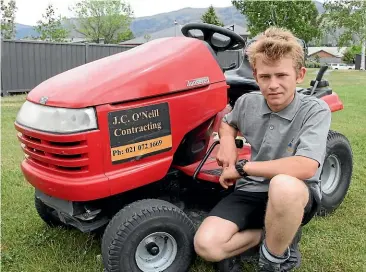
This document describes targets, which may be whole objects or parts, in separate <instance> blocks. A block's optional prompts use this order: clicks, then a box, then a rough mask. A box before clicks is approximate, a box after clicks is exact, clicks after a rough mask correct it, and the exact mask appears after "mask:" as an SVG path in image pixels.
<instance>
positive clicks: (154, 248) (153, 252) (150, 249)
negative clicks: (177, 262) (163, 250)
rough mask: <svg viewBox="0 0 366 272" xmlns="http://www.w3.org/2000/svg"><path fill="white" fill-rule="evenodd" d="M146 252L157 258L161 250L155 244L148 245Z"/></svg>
mask: <svg viewBox="0 0 366 272" xmlns="http://www.w3.org/2000/svg"><path fill="white" fill-rule="evenodd" d="M145 247H146V250H147V251H148V252H149V253H150V254H151V255H153V256H156V255H158V254H159V252H160V249H159V247H158V246H157V244H155V243H154V242H150V243H148V244H147V245H146V246H145Z"/></svg>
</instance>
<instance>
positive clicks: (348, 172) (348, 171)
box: [318, 130, 353, 216]
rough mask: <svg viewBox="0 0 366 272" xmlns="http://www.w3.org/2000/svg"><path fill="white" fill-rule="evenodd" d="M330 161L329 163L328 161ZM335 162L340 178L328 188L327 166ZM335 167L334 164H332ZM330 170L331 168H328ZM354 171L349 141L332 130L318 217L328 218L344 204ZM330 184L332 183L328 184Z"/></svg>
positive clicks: (329, 137)
mask: <svg viewBox="0 0 366 272" xmlns="http://www.w3.org/2000/svg"><path fill="white" fill-rule="evenodd" d="M327 160H328V161H327ZM333 161H335V162H336V164H337V161H338V163H339V169H340V174H339V176H340V178H339V180H338V182H337V183H334V186H330V187H329V186H328V187H327V186H326V181H322V180H323V179H324V176H326V175H325V168H326V164H327V163H328V164H331V163H332V162H333ZM332 167H334V164H332ZM335 167H336V166H335ZM328 168H329V167H328ZM352 171H353V154H352V149H351V145H350V143H349V141H348V139H347V138H346V137H345V136H344V135H342V134H341V133H339V132H336V131H332V130H330V131H329V133H328V139H327V151H326V155H325V160H324V167H323V171H322V175H321V178H320V179H321V189H322V200H321V207H320V210H319V211H318V215H320V216H326V215H328V214H330V213H332V212H333V211H335V210H336V209H337V208H338V207H339V205H340V204H341V203H342V202H343V200H344V198H345V196H346V195H347V191H348V188H349V186H350V184H351V178H352ZM328 184H330V183H328Z"/></svg>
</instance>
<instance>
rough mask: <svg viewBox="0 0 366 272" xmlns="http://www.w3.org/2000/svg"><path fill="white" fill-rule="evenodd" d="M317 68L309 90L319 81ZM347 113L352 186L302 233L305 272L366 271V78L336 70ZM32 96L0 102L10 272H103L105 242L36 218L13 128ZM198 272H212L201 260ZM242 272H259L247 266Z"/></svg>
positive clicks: (5, 254)
mask: <svg viewBox="0 0 366 272" xmlns="http://www.w3.org/2000/svg"><path fill="white" fill-rule="evenodd" d="M315 71H316V70H314V69H310V70H309V72H308V75H307V78H306V81H305V83H306V84H302V85H303V86H307V84H308V83H309V82H310V80H311V79H313V78H315ZM325 77H326V78H327V79H328V80H329V81H330V85H331V87H332V88H333V90H334V91H336V92H337V93H338V94H339V96H340V98H341V99H342V101H343V103H344V105H345V109H344V110H343V111H339V112H336V113H333V120H332V129H334V130H337V131H339V132H341V133H343V134H344V135H346V136H347V137H348V139H349V140H350V142H351V145H352V148H353V153H354V173H353V180H352V184H351V187H350V190H349V193H348V195H347V196H346V198H345V200H344V202H343V204H342V205H341V206H340V207H339V208H338V209H337V210H336V212H335V213H333V214H332V215H330V216H328V217H325V218H316V219H314V220H312V221H311V222H310V223H309V224H308V225H307V226H306V227H305V228H304V230H303V238H302V242H301V251H302V255H303V264H302V266H301V268H300V269H298V271H319V272H320V271H321V272H325V271H329V272H338V271H339V272H341V271H342V272H344V271H354V272H361V271H366V178H365V177H366V157H365V154H366V73H363V72H359V71H332V72H330V73H329V74H327V75H326V76H325ZM24 99H25V96H24V95H21V96H15V97H7V98H4V99H2V101H1V113H2V115H1V158H2V160H1V185H2V190H1V198H2V203H1V213H2V220H1V227H2V237H1V239H2V240H1V257H2V260H1V264H2V268H3V271H8V272H21V271H24V272H31V271H44V272H50V271H73V272H77V271H102V262H101V250H100V239H98V238H96V237H93V236H92V235H89V234H83V233H81V232H79V231H77V230H62V229H51V228H49V227H47V226H46V225H45V224H44V223H43V222H42V221H41V219H40V218H39V217H38V216H37V214H36V211H35V209H34V204H33V188H32V187H31V186H30V185H29V184H28V183H27V182H26V181H25V179H24V178H23V175H22V173H21V171H20V167H19V164H20V162H21V160H22V158H23V155H22V152H21V150H20V145H19V142H18V141H17V139H16V131H15V129H14V126H13V122H14V120H15V117H16V113H17V111H18V109H19V107H20V106H21V104H22V102H23V101H24ZM192 271H195V272H199V271H202V272H211V271H214V270H213V269H212V266H211V264H209V263H206V262H204V261H202V260H200V259H198V260H197V261H196V263H195V264H194V266H193V268H192ZM243 271H252V270H251V268H250V267H244V268H243Z"/></svg>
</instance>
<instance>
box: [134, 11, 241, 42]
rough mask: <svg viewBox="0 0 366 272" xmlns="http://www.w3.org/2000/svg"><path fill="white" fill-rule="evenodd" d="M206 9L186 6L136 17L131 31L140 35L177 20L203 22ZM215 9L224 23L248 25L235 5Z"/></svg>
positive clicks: (170, 24)
mask: <svg viewBox="0 0 366 272" xmlns="http://www.w3.org/2000/svg"><path fill="white" fill-rule="evenodd" d="M206 10H207V8H184V9H180V10H177V11H172V12H167V13H162V14H156V15H153V16H148V17H141V18H136V19H135V20H133V21H132V24H131V31H132V32H133V33H134V35H135V37H139V36H143V35H145V34H147V33H152V32H156V31H159V30H162V29H164V28H168V27H171V26H173V25H174V21H175V20H176V21H177V23H178V24H181V25H184V24H186V23H189V22H191V23H192V22H201V16H202V14H203V13H205V12H206ZM215 10H216V13H217V15H218V17H219V18H220V20H221V21H223V23H224V25H227V24H238V25H241V26H246V19H245V16H244V15H242V14H241V13H240V12H239V11H238V10H237V9H236V8H235V7H233V6H231V7H226V8H215Z"/></svg>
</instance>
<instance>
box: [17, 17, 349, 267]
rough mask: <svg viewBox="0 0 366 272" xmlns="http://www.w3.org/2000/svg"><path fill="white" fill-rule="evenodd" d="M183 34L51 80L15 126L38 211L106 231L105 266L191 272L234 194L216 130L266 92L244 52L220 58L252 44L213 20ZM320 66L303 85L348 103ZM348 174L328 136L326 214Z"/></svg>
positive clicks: (59, 221)
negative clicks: (205, 227) (255, 94)
mask: <svg viewBox="0 0 366 272" xmlns="http://www.w3.org/2000/svg"><path fill="white" fill-rule="evenodd" d="M191 30H195V31H197V30H200V31H201V32H202V33H203V40H200V39H196V38H194V37H192V36H193V35H192V34H191V33H192V31H191ZM182 32H183V33H184V35H185V36H187V37H174V38H164V39H158V40H154V41H151V42H148V43H146V44H144V45H141V46H138V47H136V48H133V49H131V50H128V51H126V52H123V53H120V54H116V55H112V56H110V57H106V58H103V59H100V60H97V61H94V62H91V63H88V64H85V65H82V66H79V67H77V68H74V69H71V70H69V71H66V72H64V73H61V74H59V75H57V76H55V77H53V78H50V79H48V80H46V81H45V82H43V83H41V84H40V85H38V86H37V87H35V88H34V89H33V90H32V91H31V92H30V93H29V95H28V97H27V101H26V102H25V103H24V105H23V106H22V108H21V109H20V111H19V113H18V116H17V119H16V122H15V127H16V129H17V130H18V132H19V133H18V138H19V140H20V142H21V146H22V149H23V150H24V153H25V159H24V161H23V162H22V164H21V169H22V171H23V173H24V176H25V178H26V179H27V181H28V182H30V183H31V184H32V185H33V186H34V187H35V207H36V210H37V212H38V214H39V216H40V217H41V218H42V219H43V220H44V221H45V222H46V223H47V224H48V225H50V226H56V225H62V226H73V227H75V228H77V229H79V230H81V231H82V232H90V231H94V230H98V229H99V230H100V229H102V230H103V229H104V228H105V227H106V228H105V231H104V235H103V239H102V256H103V263H104V267H105V270H106V271H110V272H112V271H115V272H117V271H123V272H127V271H128V272H131V271H132V272H135V271H143V272H155V271H170V272H178V271H182V272H183V271H188V270H189V267H190V265H191V263H192V261H193V259H194V256H195V253H194V248H193V236H194V233H195V230H196V227H197V226H198V224H200V222H201V220H202V219H203V218H204V216H205V215H206V213H207V212H208V211H209V210H210V209H211V208H212V207H213V206H214V205H215V204H216V203H217V202H218V201H219V200H220V199H221V198H222V197H224V196H225V195H227V194H228V193H229V192H230V190H232V189H229V190H224V189H223V188H222V187H221V186H220V185H219V183H218V180H219V175H220V172H221V169H220V167H218V165H217V162H216V159H215V155H216V152H217V145H218V144H219V140H218V137H217V134H216V133H215V132H217V130H218V127H219V125H220V122H221V119H222V117H223V115H224V114H225V113H227V112H228V111H230V109H231V108H232V107H233V105H234V104H235V101H236V99H237V98H238V97H240V96H241V95H243V94H245V93H248V92H252V91H259V89H258V86H257V84H256V82H255V80H254V79H253V76H252V71H251V68H250V66H249V64H248V61H247V59H246V58H244V59H243V62H242V63H241V65H240V67H239V68H237V69H233V66H230V67H228V68H225V67H221V66H220V65H219V62H218V60H217V56H216V55H217V53H218V52H220V51H225V50H233V49H242V48H244V47H245V45H246V42H245V41H244V40H243V38H242V37H240V36H239V35H237V34H235V33H234V32H232V31H230V30H227V29H225V28H222V27H217V26H212V25H208V24H188V25H186V26H184V27H183V29H182ZM324 72H325V69H321V70H320V72H319V74H318V76H317V79H316V81H314V82H312V83H311V87H309V88H308V89H301V88H299V89H298V92H301V93H305V94H308V95H314V96H316V97H318V98H319V99H324V100H325V101H326V102H327V103H328V104H329V107H330V108H331V110H332V111H338V110H341V109H342V108H343V105H342V102H341V101H340V99H339V98H338V96H337V94H336V93H334V92H333V91H332V90H331V89H330V88H329V83H328V82H327V81H326V80H322V75H323V73H324ZM236 143H237V147H238V153H239V159H244V158H245V159H250V154H251V149H250V145H249V144H248V143H246V142H245V139H243V137H240V136H239V137H238V138H237V141H236ZM351 174H352V151H351V148H350V145H349V143H348V141H347V139H346V138H345V137H344V136H343V135H341V134H340V133H337V132H334V131H330V132H329V136H328V143H327V155H326V160H325V164H324V168H323V174H322V178H321V183H322V191H323V200H322V208H321V210H320V211H319V214H320V215H325V214H327V213H330V212H332V211H334V210H335V209H336V208H337V207H338V206H339V205H340V204H341V202H342V200H343V198H344V197H345V195H346V193H347V190H348V187H349V185H350V180H351ZM223 231H225V230H223ZM225 269H229V268H222V271H224V270H225Z"/></svg>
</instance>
